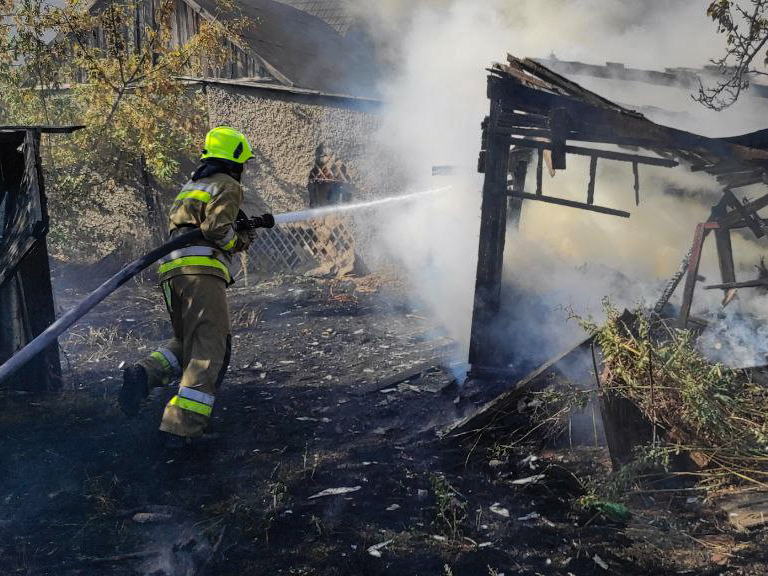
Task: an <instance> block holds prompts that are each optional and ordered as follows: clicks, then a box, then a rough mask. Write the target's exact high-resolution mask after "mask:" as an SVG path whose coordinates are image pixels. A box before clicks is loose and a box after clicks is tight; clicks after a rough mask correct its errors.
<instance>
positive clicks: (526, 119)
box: [499, 112, 549, 130]
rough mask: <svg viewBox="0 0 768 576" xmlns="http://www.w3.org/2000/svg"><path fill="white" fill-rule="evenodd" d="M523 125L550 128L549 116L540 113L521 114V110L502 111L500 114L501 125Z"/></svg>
mask: <svg viewBox="0 0 768 576" xmlns="http://www.w3.org/2000/svg"><path fill="white" fill-rule="evenodd" d="M504 125H509V126H521V127H526V128H544V129H546V130H549V118H547V117H546V116H539V115H538V114H520V113H519V112H502V113H501V114H500V115H499V126H504Z"/></svg>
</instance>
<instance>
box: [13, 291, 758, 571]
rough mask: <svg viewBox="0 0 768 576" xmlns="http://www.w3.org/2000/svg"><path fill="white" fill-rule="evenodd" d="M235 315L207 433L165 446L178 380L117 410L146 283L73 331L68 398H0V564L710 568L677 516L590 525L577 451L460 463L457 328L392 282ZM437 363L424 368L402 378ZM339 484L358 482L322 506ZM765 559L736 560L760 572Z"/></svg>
mask: <svg viewBox="0 0 768 576" xmlns="http://www.w3.org/2000/svg"><path fill="white" fill-rule="evenodd" d="M64 300H65V301H66V298H64ZM231 313H232V317H233V336H234V355H233V360H232V367H231V371H230V373H229V376H228V378H227V381H226V384H225V386H224V388H223V390H222V392H221V394H220V396H219V399H218V400H217V405H216V410H215V412H214V419H213V423H212V426H211V432H212V433H213V436H214V437H213V438H211V439H210V440H208V441H206V442H204V443H203V444H202V445H200V446H197V447H195V448H194V449H191V450H189V451H188V452H185V453H181V454H178V453H175V454H171V453H168V452H166V451H165V450H164V449H163V448H162V447H161V446H160V443H159V441H158V438H157V434H156V426H157V423H158V421H159V417H160V414H161V412H162V408H163V405H164V402H165V401H166V400H167V398H168V397H169V396H170V395H171V394H172V393H173V391H172V390H170V389H167V390H158V391H156V392H155V393H153V395H152V396H151V398H150V400H149V401H148V402H147V405H146V406H145V409H144V410H143V412H142V413H141V415H140V416H139V417H137V418H135V419H132V420H127V419H125V418H124V417H122V415H121V414H120V413H119V412H118V411H117V409H116V408H115V406H114V395H115V391H116V387H117V385H118V381H117V379H116V377H117V376H118V371H117V364H118V363H119V361H120V360H121V359H124V358H126V357H127V358H128V359H129V360H133V359H136V358H137V357H138V355H140V354H142V353H146V352H147V351H148V350H149V349H150V348H151V347H152V346H153V345H154V344H155V343H156V341H158V340H160V339H162V337H163V335H164V331H165V330H167V328H166V326H165V319H164V316H163V311H162V308H161V307H160V303H159V302H158V301H157V300H156V299H155V297H154V295H153V294H152V293H151V292H147V293H145V292H143V291H141V290H135V291H134V293H133V296H131V298H130V299H128V300H126V296H125V294H123V295H121V296H120V297H119V298H115V299H113V301H111V302H108V303H106V305H104V306H102V307H101V308H100V309H99V311H97V313H96V314H95V315H94V316H93V317H92V318H91V319H90V327H81V328H79V329H78V331H77V332H76V334H75V335H74V336H73V337H72V338H71V339H70V341H69V343H68V344H67V346H66V347H67V348H68V349H69V350H70V352H69V358H70V362H71V366H72V368H73V369H74V371H75V374H74V375H72V374H71V373H70V376H69V380H68V386H69V387H70V388H74V390H70V391H68V392H66V393H65V394H64V395H63V396H62V397H61V398H57V399H51V400H46V401H44V402H40V403H36V402H30V400H29V399H28V398H24V397H21V398H19V397H14V396H12V395H11V396H8V397H6V398H4V400H3V403H4V405H5V406H7V407H8V409H7V410H6V411H5V413H4V414H3V416H2V417H0V573H2V574H25V575H42V574H51V575H62V576H69V575H75V574H88V575H90V574H98V575H135V574H141V575H153V576H160V575H167V576H177V575H193V574H194V575H198V574H201V575H214V574H215V575H232V574H241V575H244V576H245V575H256V574H286V575H288V574H290V575H377V574H388V575H400V574H421V575H443V576H447V575H449V574H455V575H471V576H474V575H483V576H485V575H488V576H493V575H495V574H502V573H503V574H506V575H507V576H509V575H510V574H531V575H533V574H562V575H563V576H565V575H567V574H574V575H588V574H601V573H606V574H608V573H612V574H629V575H632V574H638V575H639V574H667V573H669V574H676V573H680V570H681V569H683V568H685V567H686V566H693V565H697V566H706V565H708V564H709V561H710V558H709V556H708V552H707V550H706V549H705V548H703V547H702V546H699V545H698V544H696V543H695V542H693V541H691V540H688V541H687V543H686V544H681V546H687V547H688V548H691V549H692V551H691V558H692V560H690V562H689V563H688V564H687V565H681V564H680V563H679V562H677V563H675V562H673V561H672V560H671V556H670V558H667V559H665V557H664V554H659V548H658V546H657V545H656V544H654V542H656V541H657V540H658V538H657V537H658V533H659V532H660V531H662V530H663V527H662V528H651V529H649V530H650V532H646V533H640V532H638V531H637V530H635V532H633V531H632V530H633V524H630V525H629V526H626V525H618V524H612V523H610V522H607V521H606V520H605V519H602V518H592V519H591V520H590V519H589V518H584V517H581V516H580V515H579V513H578V512H576V511H574V508H573V506H572V505H571V502H572V500H573V498H575V497H577V496H578V495H579V490H580V488H579V484H578V482H576V481H575V480H574V478H573V476H571V475H570V473H568V472H567V471H566V469H567V468H568V465H567V463H565V462H563V459H564V458H567V455H565V456H564V455H563V454H558V455H553V456H551V457H550V459H549V460H547V459H544V460H541V461H539V462H538V463H531V462H523V463H521V460H522V459H523V457H524V456H525V455H526V452H525V449H524V448H519V449H517V450H512V451H506V452H505V453H504V458H503V459H494V458H493V455H492V454H490V453H485V452H484V453H483V454H482V455H481V456H480V457H479V458H476V459H473V460H470V461H467V460H466V453H465V452H464V451H461V450H456V449H455V447H453V446H450V445H447V444H446V443H444V442H443V441H441V440H439V439H438V438H437V437H436V435H435V429H436V428H439V427H440V425H441V424H444V423H447V422H450V421H452V420H454V419H455V418H456V417H457V416H459V415H461V413H462V412H463V411H464V410H466V409H467V404H466V402H460V403H457V402H456V400H457V397H459V396H460V395H461V393H462V391H461V390H460V389H459V388H458V386H457V385H456V383H455V382H454V377H453V375H452V374H451V373H450V372H449V371H446V370H445V369H441V368H428V365H429V364H430V363H433V364H435V365H439V364H440V360H441V358H444V357H445V356H446V354H447V352H446V350H447V348H446V346H447V345H448V346H450V342H448V341H447V340H445V339H444V338H443V337H442V336H441V335H440V333H439V331H437V330H435V328H434V326H431V325H430V324H429V322H428V321H427V320H426V319H425V318H424V317H423V315H422V314H420V312H419V310H416V309H414V308H412V307H411V306H409V305H407V304H406V303H405V302H403V300H402V298H401V297H400V296H398V295H397V293H396V291H393V290H391V289H387V288H383V289H380V290H379V291H378V293H377V294H368V293H361V292H360V291H355V290H354V287H353V285H351V284H348V283H347V284H330V283H328V282H325V281H318V280H312V279H278V280H276V281H273V282H271V283H262V284H260V285H258V286H254V287H251V288H239V289H236V290H233V291H232V293H231ZM143 345H146V346H148V348H146V349H144V350H141V349H140V348H141V346H143ZM425 363H426V366H427V368H424V369H423V370H422V372H423V373H422V375H421V377H419V378H416V379H412V380H411V381H407V382H399V383H393V384H391V385H388V384H387V382H388V380H387V378H390V377H391V376H392V375H393V374H397V373H399V372H402V371H404V370H407V369H408V368H411V367H413V366H421V365H425ZM65 366H66V364H65ZM382 387H384V389H383V390H381V388H382ZM540 473H543V474H544V478H543V479H541V480H540V481H539V482H532V483H528V484H516V483H515V481H516V480H519V479H520V478H524V477H527V476H532V475H536V474H540ZM595 473H599V471H598V472H595ZM332 488H344V489H347V490H348V491H347V492H345V493H342V494H337V495H328V496H319V497H316V498H313V496H314V495H317V494H318V493H322V492H323V491H325V490H328V489H332ZM646 524H647V523H646V522H643V523H642V526H645V525H646ZM635 528H637V527H636V526H635ZM666 530H667V532H668V533H670V534H671V536H669V538H667V540H668V541H669V542H671V543H673V544H674V545H677V544H676V542H677V541H676V539H675V538H674V537H673V536H674V535H675V534H676V532H675V530H674V528H672V529H670V528H669V527H667V528H666ZM681 538H682V537H681ZM682 540H685V539H684V538H682ZM646 542H647V543H646ZM756 548H757V547H756ZM696 554H698V555H699V556H696ZM750 554H751V556H750V561H749V562H742V564H745V565H751V566H753V567H754V566H757V567H758V568H759V567H760V566H762V564H760V563H759V561H758V560H757V559H756V556H755V554H754V553H753V552H750ZM602 564H604V565H605V566H607V569H604V568H602V567H601V565H602ZM715 568H716V570H717V571H715V572H712V573H713V574H715V573H717V574H720V573H723V574H725V573H729V574H737V573H743V574H748V573H755V574H758V573H761V572H750V571H749V570H750V569H745V571H741V572H740V571H729V572H726V569H725V568H720V567H715ZM758 568H755V570H756V569H758ZM702 570H703V568H702ZM689 573H706V572H703V571H697V572H689Z"/></svg>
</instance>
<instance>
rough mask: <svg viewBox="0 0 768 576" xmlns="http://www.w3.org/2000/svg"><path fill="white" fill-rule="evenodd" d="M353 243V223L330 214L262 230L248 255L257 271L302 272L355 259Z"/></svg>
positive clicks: (336, 265)
mask: <svg viewBox="0 0 768 576" xmlns="http://www.w3.org/2000/svg"><path fill="white" fill-rule="evenodd" d="M354 246H355V241H354V237H353V233H352V228H351V226H349V225H348V223H347V222H345V221H344V220H342V219H340V218H333V217H331V218H325V219H323V220H317V221H311V222H296V223H292V224H281V225H280V226H275V227H274V228H272V229H270V230H259V231H258V233H257V234H256V238H255V239H254V241H253V244H252V245H251V248H250V250H249V252H248V257H249V260H250V267H252V268H253V269H255V270H258V271H263V272H291V273H298V274H301V273H304V272H308V271H310V270H312V269H316V268H321V267H322V268H327V269H329V270H332V269H334V268H336V267H341V266H343V265H344V263H345V262H348V261H351V260H353V259H354Z"/></svg>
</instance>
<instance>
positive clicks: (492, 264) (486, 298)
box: [469, 77, 509, 372]
mask: <svg viewBox="0 0 768 576" xmlns="http://www.w3.org/2000/svg"><path fill="white" fill-rule="evenodd" d="M488 97H489V99H490V101H491V112H490V117H489V122H488V130H487V134H488V139H487V148H486V153H485V161H484V165H485V180H484V183H483V200H482V208H481V215H480V242H479V246H478V257H477V276H476V280H475V302H474V309H473V312H472V334H471V337H470V343H469V362H470V364H472V372H477V370H478V369H482V368H484V367H494V366H501V365H502V363H501V360H500V359H499V358H498V357H497V356H498V354H497V352H496V347H495V346H494V342H493V338H492V332H493V324H494V320H495V317H496V314H497V313H498V311H499V303H500V298H501V274H502V262H503V258H504V242H505V239H506V238H505V233H506V226H507V168H508V164H509V143H508V140H507V139H506V138H504V137H502V136H501V135H500V134H498V132H497V129H496V126H497V124H498V118H499V115H500V114H501V98H502V90H501V86H500V85H499V81H498V79H496V78H494V77H489V78H488Z"/></svg>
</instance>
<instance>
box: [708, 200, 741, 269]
mask: <svg viewBox="0 0 768 576" xmlns="http://www.w3.org/2000/svg"><path fill="white" fill-rule="evenodd" d="M725 211H726V206H725V202H723V201H721V202H720V203H719V204H718V205H717V206H715V207H714V208H712V215H713V216H714V217H715V218H717V217H719V216H723V215H725ZM715 245H716V247H717V262H718V265H719V267H720V279H721V280H722V282H723V283H726V284H728V283H732V282H736V270H735V267H734V263H733V246H732V244H731V231H730V229H728V228H720V229H717V230H715Z"/></svg>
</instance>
